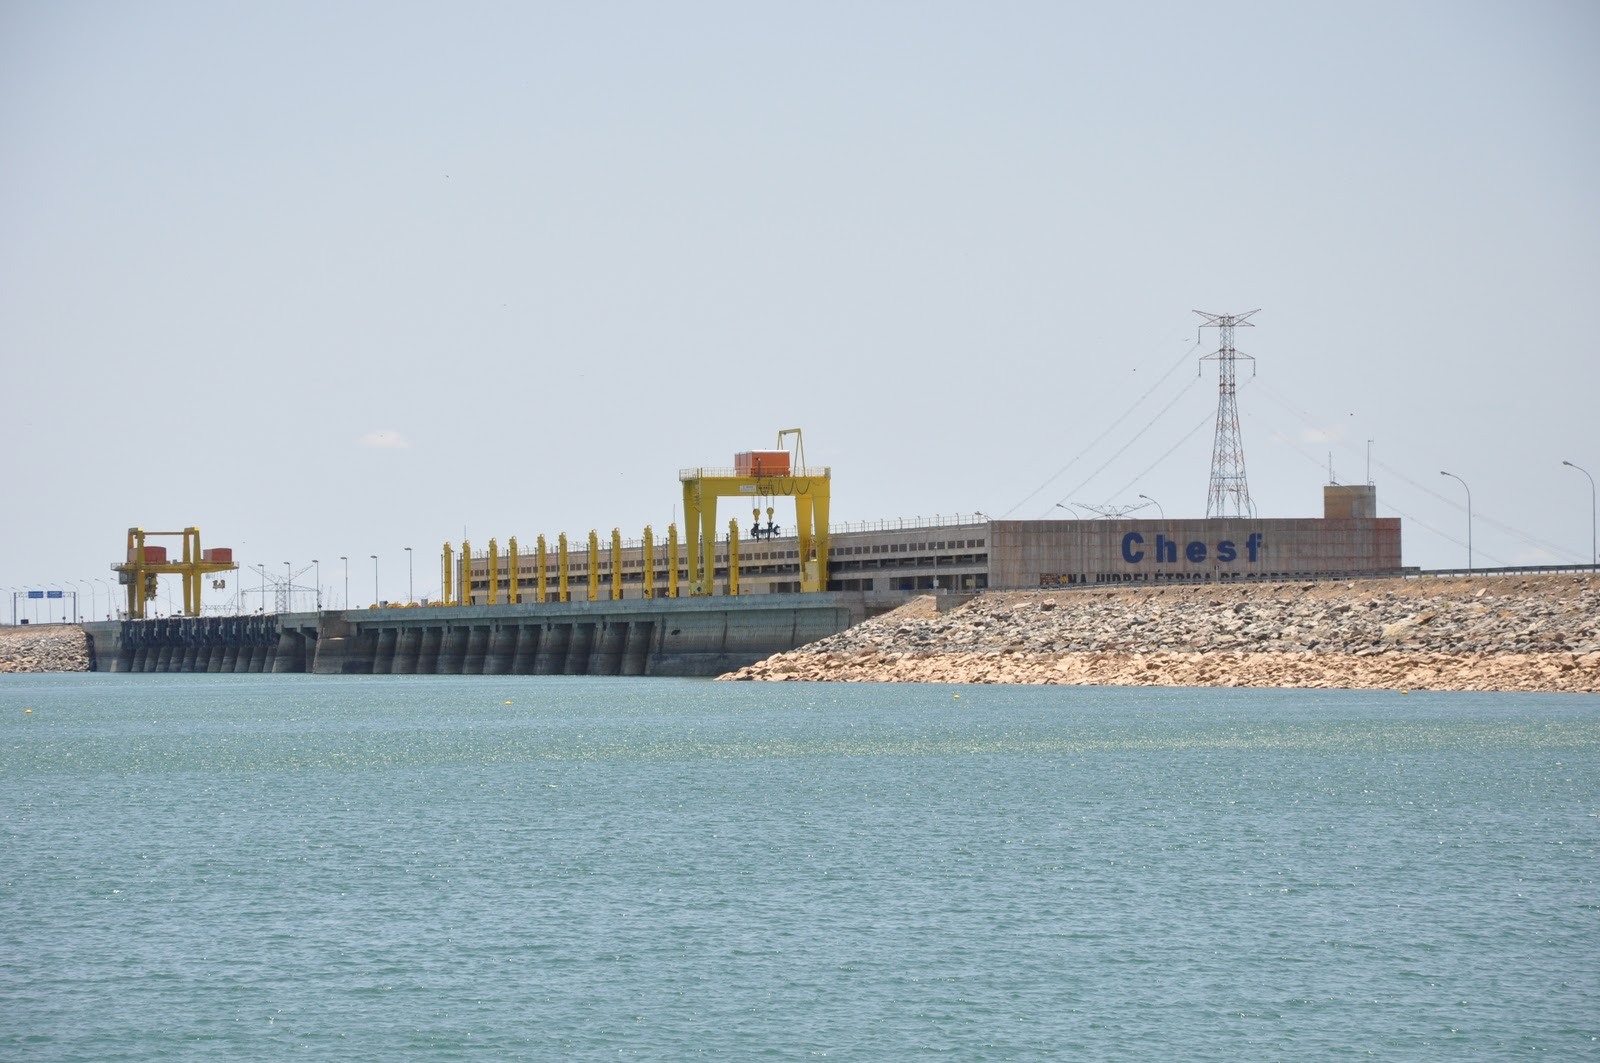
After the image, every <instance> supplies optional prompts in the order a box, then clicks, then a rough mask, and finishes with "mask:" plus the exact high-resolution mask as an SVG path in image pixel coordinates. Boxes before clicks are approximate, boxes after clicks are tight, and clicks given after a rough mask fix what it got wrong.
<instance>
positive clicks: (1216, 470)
mask: <svg viewBox="0 0 1600 1063" xmlns="http://www.w3.org/2000/svg"><path fill="white" fill-rule="evenodd" d="M1260 312H1261V310H1260V308H1259V307H1258V308H1257V309H1255V310H1251V311H1249V312H1248V313H1243V314H1211V313H1207V312H1206V311H1204V310H1196V311H1195V313H1197V314H1199V315H1200V316H1201V317H1203V318H1205V321H1204V322H1202V323H1201V325H1200V327H1201V328H1203V329H1205V328H1214V329H1216V330H1217V335H1218V338H1219V339H1220V341H1221V344H1220V346H1218V348H1217V349H1216V350H1215V351H1212V352H1211V353H1210V354H1208V355H1206V356H1204V357H1203V358H1201V359H1200V360H1201V361H1202V362H1212V361H1214V362H1216V363H1217V434H1216V438H1215V441H1214V442H1213V443H1212V444H1211V489H1210V490H1209V491H1208V492H1207V494H1206V516H1207V517H1249V516H1254V512H1253V510H1254V508H1255V507H1254V506H1253V504H1252V503H1251V501H1250V485H1249V484H1248V483H1246V482H1245V476H1244V439H1243V438H1242V437H1241V436H1240V433H1239V400H1238V396H1237V394H1236V388H1235V386H1234V363H1235V362H1236V361H1238V359H1240V358H1249V359H1250V374H1251V375H1252V376H1254V375H1255V359H1254V358H1251V357H1250V355H1248V354H1240V353H1239V352H1238V351H1236V350H1234V349H1233V330H1234V329H1235V328H1238V327H1239V326H1240V325H1243V326H1244V327H1245V328H1255V326H1254V325H1252V324H1250V321H1249V319H1250V318H1251V317H1252V316H1253V315H1255V314H1259V313H1260Z"/></svg>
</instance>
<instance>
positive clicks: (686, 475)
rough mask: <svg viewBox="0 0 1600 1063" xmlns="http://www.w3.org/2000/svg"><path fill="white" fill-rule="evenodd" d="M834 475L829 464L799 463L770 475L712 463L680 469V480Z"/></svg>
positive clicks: (790, 477) (762, 478)
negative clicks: (715, 465)
mask: <svg viewBox="0 0 1600 1063" xmlns="http://www.w3.org/2000/svg"><path fill="white" fill-rule="evenodd" d="M832 475H833V468H832V467H831V466H828V465H797V466H796V467H795V468H793V469H791V470H789V471H788V472H786V473H781V474H778V475H774V476H768V475H764V474H761V473H752V472H750V471H749V470H746V469H735V468H733V467H732V466H722V467H720V468H718V467H713V466H710V465H701V466H696V467H695V468H692V469H679V470H678V479H679V480H706V479H711V478H712V477H730V478H731V477H737V478H739V479H741V480H781V479H790V480H807V479H810V480H823V479H827V478H829V477H831V476H832Z"/></svg>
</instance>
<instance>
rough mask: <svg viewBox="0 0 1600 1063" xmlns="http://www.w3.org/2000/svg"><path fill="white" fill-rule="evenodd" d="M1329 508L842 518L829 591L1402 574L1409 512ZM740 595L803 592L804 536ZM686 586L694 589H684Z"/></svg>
mask: <svg viewBox="0 0 1600 1063" xmlns="http://www.w3.org/2000/svg"><path fill="white" fill-rule="evenodd" d="M1323 509H1324V512H1323V516H1322V517H1320V518H1303V519H1283V518H1259V519H1258V518H1215V519H1175V520H1143V519H1140V520H1026V521H1018V520H1009V521H1008V520H992V519H989V518H987V517H982V516H971V517H954V518H951V519H950V520H948V521H942V520H931V521H929V520H914V521H881V522H878V523H875V524H870V525H857V526H843V527H835V528H833V529H832V530H831V533H830V536H829V541H830V545H829V553H828V589H829V590H837V591H873V592H884V591H891V592H905V591H933V590H941V591H947V592H954V593H962V592H972V591H979V590H985V589H1025V588H1040V587H1074V586H1084V585H1094V584H1106V583H1167V582H1180V581H1182V582H1195V581H1201V582H1218V581H1229V580H1274V579H1295V578H1306V577H1311V578H1315V577H1331V576H1346V575H1348V576H1374V575H1392V574H1396V573H1399V572H1401V571H1402V566H1401V553H1400V549H1401V532H1400V520H1399V518H1397V517H1378V516H1376V509H1377V492H1376V490H1375V489H1374V488H1373V487H1371V486H1370V485H1360V486H1356V487H1346V486H1340V485H1333V486H1329V487H1327V488H1325V489H1324V493H1323ZM643 553H644V552H643V549H642V547H641V545H640V544H638V543H631V544H626V545H625V546H624V548H623V550H622V555H621V556H622V579H621V586H622V597H623V598H624V599H629V598H640V597H643V594H644V560H643ZM738 560H739V564H738V569H739V576H738V585H739V593H740V594H741V595H759V594H772V593H791V592H794V591H797V590H798V589H799V578H800V576H799V573H800V557H799V544H798V542H797V540H796V539H794V538H793V537H790V538H773V539H755V540H743V539H742V540H741V541H740V543H739V559H738ZM557 563H558V562H557V558H556V557H555V555H554V554H553V553H552V554H551V555H550V556H549V557H548V558H547V559H546V586H547V588H548V594H549V595H550V598H549V600H552V601H553V600H554V594H555V590H554V588H555V587H556V584H557V573H556V566H557ZM534 564H535V562H534V559H533V557H532V556H531V555H527V554H524V555H522V556H521V557H520V558H519V561H518V566H517V567H518V584H519V590H520V594H519V598H520V599H521V601H523V602H531V601H533V600H534V595H535V586H536V580H537V572H536V571H535V568H534ZM716 565H717V572H716V586H717V588H718V593H720V594H726V593H727V588H728V579H729V577H728V544H727V542H726V541H723V542H721V543H719V544H718V547H717V552H716ZM669 567H670V565H669V562H668V559H667V557H666V549H665V547H664V546H663V545H662V544H661V543H659V542H658V543H657V544H656V546H655V550H654V568H655V596H656V597H658V598H662V597H666V596H667V593H668V592H667V587H668V570H669ZM498 568H499V576H498V580H497V583H498V588H497V600H498V601H500V602H507V601H509V597H508V593H509V582H510V567H509V559H508V558H507V557H505V556H504V555H502V556H500V557H499V558H498ZM678 571H679V579H680V587H683V588H686V587H687V572H688V570H687V559H686V558H682V557H680V558H679V564H678ZM597 574H598V577H599V578H598V594H597V597H598V599H600V600H609V599H610V598H611V597H612V593H611V588H612V567H611V557H610V553H609V550H602V551H601V553H600V556H599V559H598V568H597ZM568 585H569V588H570V598H571V600H573V601H581V600H584V599H586V598H587V596H588V588H589V566H588V555H587V552H586V551H574V552H572V554H571V555H570V557H569V559H568ZM470 587H471V600H472V602H473V603H474V604H486V603H487V602H488V600H489V560H488V555H487V553H477V554H474V556H473V557H472V559H471V563H470ZM681 593H687V591H686V590H683V591H682V592H681Z"/></svg>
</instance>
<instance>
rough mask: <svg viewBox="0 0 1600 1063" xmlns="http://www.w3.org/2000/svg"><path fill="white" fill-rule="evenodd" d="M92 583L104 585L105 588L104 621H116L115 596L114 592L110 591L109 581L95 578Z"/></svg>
mask: <svg viewBox="0 0 1600 1063" xmlns="http://www.w3.org/2000/svg"><path fill="white" fill-rule="evenodd" d="M94 581H95V582H96V583H101V584H104V585H105V588H106V619H107V620H115V619H116V612H117V596H116V591H114V590H112V588H111V581H110V580H105V579H101V578H100V577H99V576H96V577H95V578H94Z"/></svg>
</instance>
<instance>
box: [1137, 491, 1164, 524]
mask: <svg viewBox="0 0 1600 1063" xmlns="http://www.w3.org/2000/svg"><path fill="white" fill-rule="evenodd" d="M1139 497H1140V498H1142V499H1144V500H1145V501H1146V502H1148V503H1150V504H1151V505H1152V506H1155V507H1156V512H1157V513H1159V514H1161V523H1163V524H1165V523H1166V522H1167V514H1166V513H1165V511H1163V510H1162V508H1161V503H1160V502H1157V501H1156V500H1155V499H1153V498H1151V497H1150V496H1149V495H1140V496H1139Z"/></svg>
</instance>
